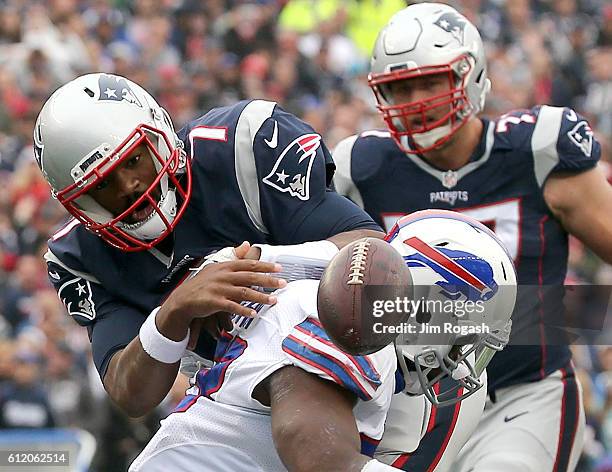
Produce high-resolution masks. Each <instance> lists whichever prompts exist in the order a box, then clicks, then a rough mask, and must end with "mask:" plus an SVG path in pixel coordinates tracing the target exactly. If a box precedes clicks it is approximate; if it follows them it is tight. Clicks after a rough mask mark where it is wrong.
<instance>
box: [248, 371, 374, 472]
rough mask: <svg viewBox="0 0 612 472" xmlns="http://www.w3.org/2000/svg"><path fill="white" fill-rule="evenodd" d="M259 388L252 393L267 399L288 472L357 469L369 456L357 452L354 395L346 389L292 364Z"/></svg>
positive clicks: (357, 441) (280, 451)
mask: <svg viewBox="0 0 612 472" xmlns="http://www.w3.org/2000/svg"><path fill="white" fill-rule="evenodd" d="M258 387H260V388H258V389H256V390H258V391H256V392H254V395H253V396H254V397H255V398H258V397H257V394H259V395H261V396H262V397H263V398H262V397H260V398H261V400H260V401H262V400H263V402H265V401H266V396H267V397H268V398H267V399H268V400H269V403H270V406H271V408H272V437H273V439H274V445H275V446H276V450H277V451H278V454H279V456H280V458H281V460H282V461H283V464H284V465H285V467H287V469H288V470H289V471H291V472H294V471H295V472H298V471H299V472H310V471H312V472H320V471H326V472H333V471H338V472H358V471H360V470H361V469H363V467H364V465H365V464H366V463H367V462H368V461H370V460H371V458H370V457H368V456H364V455H363V454H361V441H360V438H359V431H358V430H357V425H356V424H355V419H354V417H353V405H354V404H355V397H354V395H353V394H351V393H350V392H348V391H347V390H345V389H343V388H341V387H339V386H338V385H336V384H334V383H332V382H328V381H326V380H323V379H321V378H319V377H317V376H316V375H312V374H309V373H308V372H305V371H304V370H302V369H300V368H298V367H295V366H287V367H283V368H282V369H280V370H278V371H276V372H274V373H273V374H272V375H271V376H270V377H268V378H267V379H266V380H265V381H264V382H262V384H260V385H259V386H258ZM262 391H263V392H264V393H262ZM258 399H259V398H258Z"/></svg>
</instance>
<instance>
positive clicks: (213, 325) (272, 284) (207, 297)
mask: <svg viewBox="0 0 612 472" xmlns="http://www.w3.org/2000/svg"><path fill="white" fill-rule="evenodd" d="M384 236H385V235H384V233H383V232H381V231H373V230H368V229H364V230H355V231H347V232H345V233H340V234H337V235H335V236H332V237H331V238H329V240H330V241H332V242H333V243H334V244H336V246H338V247H339V248H342V247H344V246H345V245H347V244H349V243H350V242H352V241H354V240H356V239H360V238H364V237H374V238H383V237H384ZM236 252H237V256H238V257H239V258H243V257H244V258H245V259H259V252H260V251H259V248H255V247H250V245H249V244H248V243H246V244H242V245H241V246H240V247H238V248H237V249H236ZM275 271H278V268H275V267H274V265H273V264H269V263H263V262H259V261H257V260H243V261H234V262H224V263H221V264H213V265H210V266H208V267H206V268H205V269H203V270H202V271H201V272H200V273H199V274H198V275H197V276H196V277H194V278H193V279H189V280H187V281H186V282H185V283H183V284H182V285H180V286H179V287H177V288H176V289H175V290H174V292H172V294H171V295H170V296H169V297H168V299H167V300H166V301H165V302H164V304H163V305H162V307H161V309H160V311H159V313H158V314H157V317H156V320H157V329H158V331H159V332H160V333H162V334H163V335H164V336H166V337H167V338H169V339H172V340H174V341H179V340H181V339H183V338H184V337H185V336H186V334H187V328H188V327H190V328H191V336H190V341H189V347H190V348H193V347H194V346H195V344H196V341H197V338H198V335H199V333H200V329H201V328H202V327H205V329H208V330H209V331H210V332H211V333H212V334H213V335H215V334H218V332H219V325H221V326H224V325H225V326H226V327H227V324H228V317H227V315H224V314H221V313H223V312H225V313H238V314H242V315H245V316H254V313H253V312H252V311H251V310H249V309H247V308H245V307H243V306H241V305H240V304H239V303H240V301H243V300H244V301H254V302H258V303H266V304H273V303H275V298H274V297H270V296H269V295H266V294H262V293H260V292H257V291H254V290H252V289H250V288H249V287H250V286H251V285H258V286H261V287H269V288H280V287H281V283H284V281H283V282H281V281H280V279H276V278H274V277H270V276H268V275H265V274H264V273H265V272H275ZM194 313H195V314H194ZM211 315H212V316H211ZM179 365H180V363H179V362H177V363H175V364H164V363H162V362H158V361H156V360H155V359H153V358H152V357H151V356H149V355H148V354H147V353H146V352H145V351H144V349H143V348H142V344H141V343H140V340H139V338H138V337H136V338H134V340H132V342H130V344H128V345H127V346H126V347H125V348H124V349H121V350H119V351H117V352H116V353H115V354H114V355H113V357H112V359H111V361H110V362H109V365H108V370H107V371H106V375H105V376H104V379H103V383H104V387H105V389H106V391H107V392H108V393H109V395H110V397H111V398H112V399H113V401H114V402H115V403H116V404H117V405H118V406H119V407H120V408H121V409H122V410H123V411H124V412H125V413H126V414H128V415H129V416H132V417H138V416H143V415H145V414H147V413H149V412H150V411H151V410H152V409H153V408H155V407H156V406H157V405H159V403H160V402H161V401H162V400H163V399H164V397H165V396H166V394H167V393H168V391H169V390H170V387H171V386H172V384H173V382H174V379H175V378H176V374H177V372H178V369H179Z"/></svg>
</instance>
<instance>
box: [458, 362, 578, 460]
mask: <svg viewBox="0 0 612 472" xmlns="http://www.w3.org/2000/svg"><path fill="white" fill-rule="evenodd" d="M495 397H496V402H495V403H493V402H492V401H491V400H488V401H487V404H486V406H485V411H484V414H483V416H482V418H481V420H480V424H479V425H478V428H477V430H476V432H475V433H474V434H473V435H472V437H471V438H470V439H469V441H468V442H467V444H466V445H465V447H464V448H463V449H462V451H461V453H460V455H459V459H458V461H457V463H456V464H455V465H454V466H453V471H457V472H468V471H470V472H491V471H495V472H516V471H521V472H552V471H555V472H566V471H572V470H574V469H575V468H576V464H577V462H578V459H579V457H580V452H581V450H582V445H583V441H584V437H583V435H584V426H585V417H584V407H583V404H582V389H581V387H580V384H579V382H578V381H577V379H576V378H575V377H574V375H573V373H571V371H570V372H569V373H568V372H567V371H566V370H565V369H562V370H558V371H556V372H554V373H553V374H551V375H550V376H548V377H546V378H545V379H543V380H541V381H539V382H533V383H528V384H520V385H515V386H511V387H508V388H502V389H499V390H497V391H496V392H495Z"/></svg>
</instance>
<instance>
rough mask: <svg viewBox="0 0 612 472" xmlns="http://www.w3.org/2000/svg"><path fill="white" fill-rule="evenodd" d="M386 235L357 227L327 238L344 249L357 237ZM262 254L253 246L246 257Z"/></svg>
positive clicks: (255, 257) (382, 237)
mask: <svg viewBox="0 0 612 472" xmlns="http://www.w3.org/2000/svg"><path fill="white" fill-rule="evenodd" d="M385 236H386V235H385V233H383V232H382V231H375V230H373V229H356V230H353V231H346V232H344V233H338V234H335V235H333V236H332V237H330V238H327V241H331V242H332V243H334V244H335V245H336V246H337V247H338V249H342V248H343V247H344V246H346V245H347V244H350V243H352V242H353V241H356V240H357V239H361V238H377V239H384V237H385ZM260 254H261V251H260V250H259V248H258V247H252V248H251V249H250V250H249V252H248V254H247V256H246V257H247V258H248V259H259V256H260Z"/></svg>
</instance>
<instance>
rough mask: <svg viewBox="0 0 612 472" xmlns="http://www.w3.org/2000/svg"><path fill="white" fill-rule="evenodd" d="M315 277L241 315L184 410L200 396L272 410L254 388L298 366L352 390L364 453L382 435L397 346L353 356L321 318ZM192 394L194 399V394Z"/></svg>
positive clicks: (373, 445) (201, 376)
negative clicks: (252, 313) (331, 335)
mask: <svg viewBox="0 0 612 472" xmlns="http://www.w3.org/2000/svg"><path fill="white" fill-rule="evenodd" d="M318 285H319V283H318V281H316V280H299V281H295V282H291V283H289V284H288V285H287V287H285V288H284V289H282V290H280V291H278V292H277V294H276V295H277V297H278V302H277V304H276V305H274V306H256V307H254V308H255V309H256V310H258V311H259V315H258V317H257V318H244V317H236V318H235V319H234V330H233V331H232V332H231V333H229V334H227V335H225V336H224V337H223V338H222V339H221V340H220V341H219V342H218V347H217V352H216V357H217V358H216V359H215V361H216V362H215V365H214V366H213V367H212V368H210V369H202V370H201V371H200V372H199V373H198V374H197V376H196V379H195V385H194V387H193V388H192V389H191V390H189V391H188V392H187V393H188V394H189V395H188V398H187V399H186V400H184V401H183V404H182V405H181V406H179V408H178V409H179V411H180V410H183V409H184V408H185V406H186V405H188V404H189V402H192V401H195V398H196V397H197V396H198V395H203V396H206V397H208V398H210V399H213V400H215V401H216V402H220V403H223V404H226V405H233V406H237V407H241V408H246V409H249V410H255V411H258V412H262V413H266V414H269V412H270V408H269V407H267V406H264V405H262V404H261V403H259V402H258V401H257V400H255V399H254V398H253V397H252V393H253V389H254V388H255V387H256V386H257V385H258V384H259V383H260V382H261V381H262V380H263V379H265V378H266V377H268V376H269V375H270V374H272V373H273V372H274V371H276V370H278V369H280V368H281V367H284V366H286V365H295V366H297V367H300V368H302V369H304V370H305V371H307V372H310V373H312V374H315V375H318V376H320V377H322V378H324V379H326V380H330V381H332V382H335V383H337V384H338V385H340V386H342V387H344V388H346V389H347V390H350V391H351V392H353V393H354V394H355V395H356V396H357V398H358V401H357V403H356V405H355V407H354V410H353V411H354V414H355V419H356V422H357V426H358V428H359V431H360V433H361V435H362V440H363V441H362V442H365V443H366V444H364V449H365V450H364V452H369V453H371V450H368V448H373V447H375V444H377V441H378V440H380V438H381V437H382V434H383V429H384V423H385V418H386V415H387V410H388V409H389V405H390V402H391V397H392V396H393V390H394V388H395V370H396V357H395V351H394V349H393V346H387V347H386V348H384V349H382V350H381V351H379V352H377V353H374V354H371V355H368V356H351V355H349V354H346V353H345V352H343V351H341V350H340V349H339V348H337V347H336V346H335V345H334V344H333V343H332V342H331V341H330V339H329V337H328V336H327V334H326V333H325V331H324V330H323V328H322V327H321V324H320V322H319V319H318V316H317V309H316V308H317V288H318ZM189 397H191V398H189Z"/></svg>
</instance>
